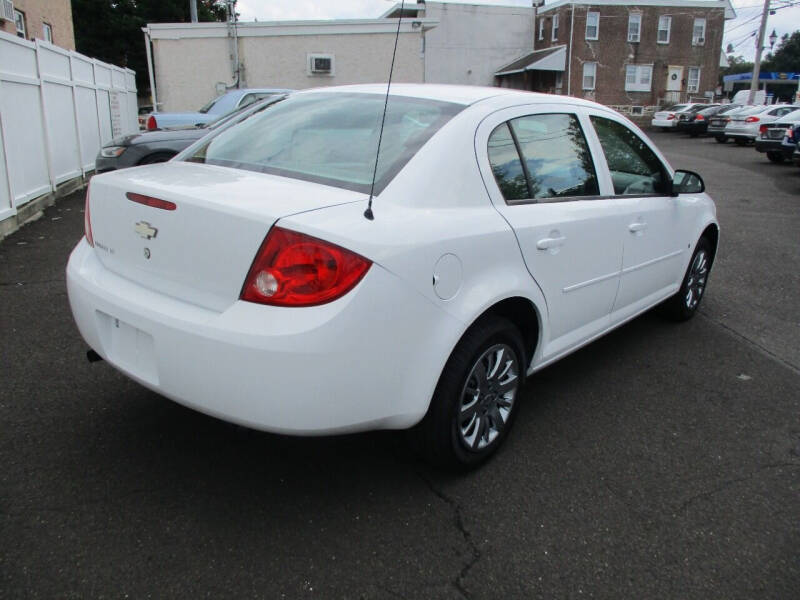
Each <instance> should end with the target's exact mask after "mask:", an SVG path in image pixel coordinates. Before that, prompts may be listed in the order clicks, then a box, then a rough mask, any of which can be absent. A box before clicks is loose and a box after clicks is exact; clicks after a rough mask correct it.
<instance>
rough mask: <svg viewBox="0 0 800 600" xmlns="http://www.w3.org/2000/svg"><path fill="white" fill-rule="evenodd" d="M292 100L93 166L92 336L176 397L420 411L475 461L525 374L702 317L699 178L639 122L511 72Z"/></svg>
mask: <svg viewBox="0 0 800 600" xmlns="http://www.w3.org/2000/svg"><path fill="white" fill-rule="evenodd" d="M384 92H385V86H379V85H363V86H351V87H341V88H328V89H325V90H308V91H303V92H298V93H296V94H293V95H292V96H290V97H289V98H287V99H286V100H284V101H282V102H279V103H276V104H275V105H273V106H272V107H270V108H268V109H266V110H265V111H263V112H261V113H259V114H257V115H255V116H253V117H250V118H249V119H247V120H245V121H243V122H241V123H238V124H236V125H234V126H231V127H229V128H228V129H226V130H224V131H222V132H220V133H217V134H215V135H212V136H211V137H206V138H204V139H202V140H200V141H199V142H197V143H195V144H194V145H193V146H191V147H189V148H188V149H186V150H185V151H184V152H183V153H182V154H180V155H178V156H177V157H176V158H175V159H173V160H172V161H170V162H167V163H162V164H158V165H150V166H145V167H135V168H131V169H126V170H124V171H115V172H111V173H107V174H103V175H99V176H96V177H94V178H93V179H92V181H91V185H90V189H89V192H88V193H87V199H86V236H85V238H84V239H82V240H81V242H80V243H79V244H78V245H77V247H76V248H75V250H74V251H73V253H72V255H71V257H70V260H69V264H68V267H67V286H68V291H69V299H70V304H71V307H72V311H73V314H74V317H75V321H76V323H77V325H78V328H79V330H80V332H81V334H82V336H83V337H84V339H85V340H86V342H87V343H88V344H89V346H90V347H91V348H93V349H94V350H95V351H96V352H97V354H99V355H100V356H101V357H102V358H104V359H105V360H107V361H108V362H109V363H111V364H112V365H113V366H114V367H116V368H117V369H119V370H120V371H122V372H123V373H125V374H127V375H128V376H129V377H131V378H133V379H134V380H136V381H138V382H139V383H141V384H142V385H144V386H146V387H148V388H150V389H152V390H155V391H156V392H158V393H160V394H163V395H164V396H167V397H168V398H171V399H173V400H175V401H177V402H180V403H182V404H185V405H186V406H189V407H192V408H194V409H197V410H199V411H202V412H204V413H207V414H210V415H214V416H216V417H219V418H222V419H226V420H229V421H233V422H236V423H240V424H243V425H246V426H249V427H254V428H258V429H263V430H268V431H274V432H280V433H287V434H300V435H317V434H329V433H342V432H353V431H359V430H367V429H381V428H385V429H404V428H412V427H413V428H414V430H413V431H414V435H413V438H414V439H415V440H416V443H417V444H418V445H419V447H420V448H421V449H422V450H423V451H424V452H425V454H426V455H427V456H428V457H430V458H431V459H432V460H434V461H437V462H440V463H445V464H449V465H460V466H474V465H476V464H478V463H480V462H481V461H483V460H484V459H486V458H487V457H488V456H489V455H491V454H492V452H494V451H495V450H496V448H497V447H498V446H499V445H500V443H501V442H502V440H503V439H504V437H505V436H506V434H507V433H508V430H509V428H510V426H511V424H512V422H513V420H514V417H515V415H516V413H517V408H518V406H519V402H520V386H521V385H522V383H523V381H524V380H525V377H526V376H528V375H530V374H531V373H534V372H535V371H537V370H539V369H541V368H543V367H545V366H546V365H548V364H550V363H552V362H554V361H556V360H558V359H559V358H561V357H563V356H565V355H567V354H569V353H570V352H572V351H574V350H576V349H578V348H580V347H581V346H583V345H585V344H587V343H588V342H590V341H592V340H593V339H595V338H597V337H599V336H601V335H603V334H604V333H606V332H608V331H610V330H611V329H614V328H615V327H618V326H619V325H621V324H622V323H625V322H626V321H628V320H630V319H632V318H634V317H635V316H636V315H639V314H641V313H642V312H644V311H646V310H648V309H650V308H651V307H653V306H656V305H657V304H660V303H662V302H666V304H665V305H664V306H665V310H666V311H668V312H669V313H670V314H671V315H673V316H674V317H675V318H677V319H688V318H690V317H691V316H692V315H694V314H695V312H696V311H697V308H698V305H699V303H700V301H701V299H702V297H703V293H704V290H705V288H706V284H707V281H708V275H709V271H710V268H711V265H712V262H713V259H714V254H715V252H716V248H717V240H718V226H717V222H716V217H715V208H714V203H713V202H712V200H711V199H710V198H709V197H708V195H706V194H705V193H704V186H703V182H702V179H701V178H700V177H699V176H698V175H696V174H692V173H689V172H685V171H673V169H672V167H670V166H669V164H668V163H667V161H666V160H665V159H664V157H663V156H662V154H661V153H660V152H659V151H658V149H657V148H656V147H655V146H654V145H653V144H652V143H651V142H650V141H649V140H648V139H647V137H646V136H645V135H644V134H643V133H642V132H641V131H640V130H639V129H638V128H636V126H635V125H633V124H632V123H631V122H630V121H628V120H627V119H626V118H624V117H622V116H621V115H619V114H618V113H616V112H615V111H613V110H610V109H608V108H606V107H603V106H601V105H598V104H594V103H592V102H588V101H584V100H579V99H576V98H572V97H567V96H563V97H560V96H551V95H540V94H531V93H527V92H519V91H513V90H508V89H498V88H476V87H460V86H440V85H410V84H409V85H402V84H399V85H395V86H392V96H391V98H390V99H389V103H388V107H389V110H388V114H387V116H386V126H385V131H384V132H383V145H382V147H381V153H380V160H379V161H378V167H377V177H376V179H375V185H374V191H375V197H374V204H373V206H372V212H373V214H374V218H372V219H370V218H368V216H367V215H369V213H367V211H365V209H366V208H367V204H368V198H369V196H370V189H371V182H372V180H373V169H374V165H375V156H376V152H375V151H376V146H377V142H378V138H379V134H380V124H381V112H382V110H383V106H384V95H383V94H384Z"/></svg>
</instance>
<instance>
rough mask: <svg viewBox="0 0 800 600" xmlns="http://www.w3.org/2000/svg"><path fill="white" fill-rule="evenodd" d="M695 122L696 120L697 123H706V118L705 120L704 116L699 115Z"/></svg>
mask: <svg viewBox="0 0 800 600" xmlns="http://www.w3.org/2000/svg"><path fill="white" fill-rule="evenodd" d="M694 120H695V121H705V120H706V118H705V117H704V116H703V115H697V116H696V117H695V118H694Z"/></svg>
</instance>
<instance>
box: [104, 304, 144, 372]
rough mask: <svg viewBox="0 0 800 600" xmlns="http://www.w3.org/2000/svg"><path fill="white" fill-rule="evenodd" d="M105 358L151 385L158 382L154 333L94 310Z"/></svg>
mask: <svg viewBox="0 0 800 600" xmlns="http://www.w3.org/2000/svg"><path fill="white" fill-rule="evenodd" d="M97 316H98V318H99V320H100V328H101V330H102V332H103V341H104V346H105V351H106V354H107V356H108V359H109V360H110V361H111V362H112V363H114V364H116V365H118V366H119V367H121V368H122V369H124V370H126V371H128V372H129V373H130V374H131V375H134V376H137V377H140V378H141V379H144V380H146V381H148V382H151V383H153V384H157V383H158V370H157V369H156V360H155V344H154V343H153V336H151V335H150V334H149V333H147V332H144V331H142V330H141V329H137V328H136V327H133V326H132V325H129V324H128V323H125V322H124V321H121V320H120V319H118V318H116V317H112V316H111V315H108V314H106V313H104V312H101V311H97Z"/></svg>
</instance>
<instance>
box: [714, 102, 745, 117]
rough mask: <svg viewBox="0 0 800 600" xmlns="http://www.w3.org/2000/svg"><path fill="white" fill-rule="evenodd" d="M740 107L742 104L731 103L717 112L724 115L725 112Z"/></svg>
mask: <svg viewBox="0 0 800 600" xmlns="http://www.w3.org/2000/svg"><path fill="white" fill-rule="evenodd" d="M740 108H741V106H739V105H738V104H731V105H730V106H725V107H723V108H722V109H721V110H720V111H719V112H718V113H717V114H719V115H724V114H725V113H729V112H731V111H734V110H739V109H740Z"/></svg>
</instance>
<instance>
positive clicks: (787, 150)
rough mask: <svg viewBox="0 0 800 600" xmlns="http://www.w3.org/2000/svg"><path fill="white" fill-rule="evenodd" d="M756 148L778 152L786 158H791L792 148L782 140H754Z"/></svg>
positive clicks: (762, 150) (761, 150) (760, 150)
mask: <svg viewBox="0 0 800 600" xmlns="http://www.w3.org/2000/svg"><path fill="white" fill-rule="evenodd" d="M756 150H757V151H759V152H780V153H782V154H783V155H784V156H786V158H791V157H792V153H793V152H794V148H793V147H792V146H786V145H784V144H783V140H763V139H761V138H758V139H757V140H756Z"/></svg>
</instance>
